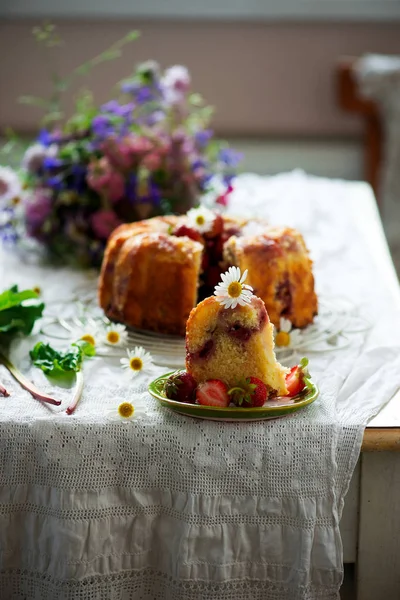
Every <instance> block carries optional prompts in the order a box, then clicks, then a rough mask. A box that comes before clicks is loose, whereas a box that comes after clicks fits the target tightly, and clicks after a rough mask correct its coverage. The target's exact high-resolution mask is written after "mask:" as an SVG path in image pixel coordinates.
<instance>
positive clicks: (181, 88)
mask: <svg viewBox="0 0 400 600" xmlns="http://www.w3.org/2000/svg"><path fill="white" fill-rule="evenodd" d="M161 85H162V88H163V91H164V98H165V100H166V102H167V104H180V103H181V102H183V101H184V99H185V94H186V93H187V91H188V90H189V87H190V74H189V71H188V70H187V68H186V67H183V66H182V65H175V66H173V67H170V68H169V69H166V71H165V73H164V77H163V78H162V79H161Z"/></svg>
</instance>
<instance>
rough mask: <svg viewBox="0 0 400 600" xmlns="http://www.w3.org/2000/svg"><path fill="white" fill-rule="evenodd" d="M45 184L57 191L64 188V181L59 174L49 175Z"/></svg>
mask: <svg viewBox="0 0 400 600" xmlns="http://www.w3.org/2000/svg"><path fill="white" fill-rule="evenodd" d="M46 185H48V186H49V187H51V188H53V190H55V191H56V192H59V191H60V190H62V189H63V188H64V182H63V180H62V178H61V177H59V176H56V177H49V179H47V180H46Z"/></svg>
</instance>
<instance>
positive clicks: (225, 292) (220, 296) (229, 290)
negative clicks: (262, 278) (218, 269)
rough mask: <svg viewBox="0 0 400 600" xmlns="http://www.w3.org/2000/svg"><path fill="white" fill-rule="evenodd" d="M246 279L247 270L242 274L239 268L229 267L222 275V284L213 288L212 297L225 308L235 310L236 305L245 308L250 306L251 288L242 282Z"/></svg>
mask: <svg viewBox="0 0 400 600" xmlns="http://www.w3.org/2000/svg"><path fill="white" fill-rule="evenodd" d="M246 277H247V269H246V270H245V272H244V273H243V275H242V274H241V272H240V269H239V267H229V269H228V270H227V272H226V273H222V275H221V279H222V282H221V283H219V284H218V285H216V286H215V290H214V295H215V296H216V297H217V300H218V302H219V303H220V304H222V305H223V306H224V307H225V308H236V306H237V305H238V304H240V306H245V305H246V304H250V302H251V299H252V297H253V294H252V292H253V288H252V287H251V286H250V285H246V284H245V283H244V282H245V280H246Z"/></svg>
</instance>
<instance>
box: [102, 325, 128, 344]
mask: <svg viewBox="0 0 400 600" xmlns="http://www.w3.org/2000/svg"><path fill="white" fill-rule="evenodd" d="M102 341H103V342H104V344H107V346H124V345H125V344H126V343H127V341H128V332H127V330H126V327H125V325H121V324H120V323H110V325H107V327H106V329H105V331H104V335H103V340H102Z"/></svg>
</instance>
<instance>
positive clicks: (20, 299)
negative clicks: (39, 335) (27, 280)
mask: <svg viewBox="0 0 400 600" xmlns="http://www.w3.org/2000/svg"><path fill="white" fill-rule="evenodd" d="M43 309H44V303H43V302H41V301H40V300H38V294H37V293H36V292H34V291H33V290H25V291H22V292H20V291H18V286H16V285H14V286H13V287H11V288H10V289H9V290H6V291H5V292H3V293H2V294H0V334H7V335H14V334H16V333H19V332H20V333H23V334H25V335H29V334H30V333H31V331H32V329H33V326H34V324H35V321H36V320H37V319H39V318H40V317H41V316H42V313H43Z"/></svg>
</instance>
